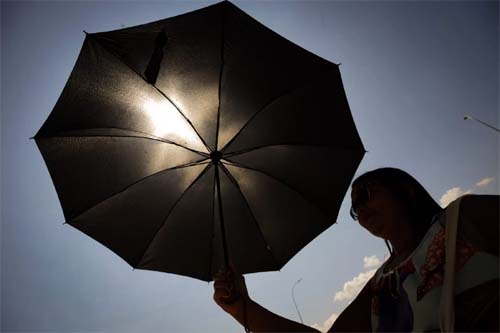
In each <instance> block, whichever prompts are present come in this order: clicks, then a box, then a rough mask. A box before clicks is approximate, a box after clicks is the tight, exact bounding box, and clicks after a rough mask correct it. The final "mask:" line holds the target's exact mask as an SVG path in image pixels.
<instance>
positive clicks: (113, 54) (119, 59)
mask: <svg viewBox="0 0 500 333" xmlns="http://www.w3.org/2000/svg"><path fill="white" fill-rule="evenodd" d="M93 40H95V41H96V42H97V44H99V40H98V39H93ZM101 48H102V49H103V50H104V51H105V52H107V53H109V54H111V55H112V56H113V57H115V58H116V59H118V61H120V62H121V63H122V64H124V65H125V66H126V67H127V68H128V69H130V70H131V71H132V72H134V73H135V74H136V75H137V76H139V77H140V78H141V79H142V80H143V81H144V82H146V83H147V84H148V85H149V86H151V87H153V89H155V90H156V91H157V92H158V93H159V94H160V95H162V96H163V97H164V98H165V99H167V100H168V101H169V102H170V103H171V104H172V105H173V106H174V107H175V109H176V110H177V112H179V113H180V115H181V116H182V117H183V118H184V120H186V121H187V123H188V124H189V126H191V128H192V129H193V131H194V132H195V133H196V135H197V136H198V138H199V139H200V140H201V142H202V143H203V145H204V146H205V148H206V149H207V151H209V152H211V151H212V150H211V149H210V147H209V146H208V145H207V143H206V142H205V140H203V138H202V136H201V135H200V133H198V131H197V130H196V128H195V127H194V125H193V123H192V122H191V120H189V118H188V117H186V115H185V114H184V113H183V112H182V111H181V110H180V109H179V107H178V106H177V104H175V103H174V102H173V101H172V100H171V99H170V98H169V97H168V96H167V95H165V93H164V92H163V91H161V90H160V89H158V87H157V86H155V85H154V84H151V83H149V82H148V81H147V80H146V78H144V76H142V75H141V74H140V73H139V72H138V71H136V70H135V69H134V68H133V67H132V66H130V65H129V64H128V63H127V62H126V61H125V60H123V59H122V57H120V56H119V55H118V54H116V53H115V52H113V51H110V50H108V49H107V48H106V47H103V46H101Z"/></svg>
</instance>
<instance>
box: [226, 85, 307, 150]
mask: <svg viewBox="0 0 500 333" xmlns="http://www.w3.org/2000/svg"><path fill="white" fill-rule="evenodd" d="M302 87H303V85H302V86H299V87H295V88H291V89H287V90H285V91H284V92H282V93H281V94H280V95H278V96H276V97H273V98H271V99H270V100H269V101H268V102H267V103H266V104H264V106H262V107H261V108H260V109H259V110H257V112H255V113H254V114H253V115H252V116H251V117H250V118H249V119H248V120H247V121H246V123H245V124H244V125H243V127H241V128H240V129H239V130H238V132H236V134H235V135H234V136H233V137H232V138H231V140H229V142H228V143H226V144H225V145H224V147H223V148H222V149H221V151H222V152H224V151H225V150H226V149H227V147H229V146H230V145H231V143H233V141H234V140H235V139H236V138H237V137H238V136H239V135H240V134H241V132H243V130H244V129H245V128H246V127H247V126H248V124H250V123H251V122H252V120H254V119H255V117H257V115H258V114H260V113H261V112H262V111H264V110H265V109H266V108H267V107H268V106H269V105H271V104H273V103H274V102H276V101H277V100H279V99H280V98H283V97H285V96H287V95H289V94H290V93H292V92H293V91H295V90H297V89H300V88H302Z"/></svg>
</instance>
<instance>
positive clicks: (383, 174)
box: [352, 168, 443, 225]
mask: <svg viewBox="0 0 500 333" xmlns="http://www.w3.org/2000/svg"><path fill="white" fill-rule="evenodd" d="M369 182H376V183H378V184H380V185H382V186H383V187H384V188H386V189H387V190H388V191H390V192H391V193H392V194H394V195H395V196H396V197H397V198H398V199H400V200H401V201H402V202H403V204H404V205H406V207H408V208H409V209H410V212H409V213H410V216H411V219H412V220H413V221H414V222H415V223H424V224H427V225H429V224H430V223H431V222H432V217H433V216H434V215H435V214H437V213H439V212H441V211H443V208H441V206H439V205H438V203H437V202H436V201H435V200H434V199H433V198H432V197H431V195H430V194H429V193H428V192H427V190H426V189H425V188H424V187H423V186H422V185H421V184H420V183H419V182H418V181H417V180H416V179H415V178H413V177H412V176H411V175H409V174H408V173H407V172H405V171H403V170H400V169H396V168H380V169H375V170H372V171H369V172H367V173H365V174H363V175H361V176H359V177H358V178H356V180H354V182H353V183H352V187H353V188H355V187H357V186H360V185H364V184H366V183H369ZM408 187H410V188H412V189H413V192H414V194H415V197H414V200H412V198H411V196H410V193H409V191H408Z"/></svg>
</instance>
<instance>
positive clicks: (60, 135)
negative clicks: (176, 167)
mask: <svg viewBox="0 0 500 333" xmlns="http://www.w3.org/2000/svg"><path fill="white" fill-rule="evenodd" d="M100 129H117V130H124V131H129V132H132V133H139V134H144V135H145V136H137V135H107V134H92V135H71V133H70V132H71V131H62V132H57V133H55V134H54V135H50V136H41V137H37V138H36V139H50V138H87V137H103V138H107V137H109V138H139V139H146V140H152V141H159V142H163V143H167V144H171V145H174V146H177V147H180V148H184V149H186V150H189V151H191V152H193V153H196V154H198V155H201V156H204V157H207V158H208V156H209V155H208V154H207V153H204V152H201V151H198V150H196V149H192V148H189V147H186V146H183V145H181V144H179V143H177V142H174V141H171V140H167V139H163V138H161V137H158V136H156V135H152V134H148V133H145V132H141V131H136V130H130V129H127V128H121V127H94V128H85V129H82V130H100ZM75 131H79V130H75ZM68 132H69V133H68Z"/></svg>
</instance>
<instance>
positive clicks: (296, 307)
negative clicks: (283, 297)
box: [292, 278, 304, 324]
mask: <svg viewBox="0 0 500 333" xmlns="http://www.w3.org/2000/svg"><path fill="white" fill-rule="evenodd" d="M300 281H302V278H300V279H298V280H297V282H295V284H294V285H293V287H292V299H293V304H295V309H296V310H297V313H298V314H299V318H300V322H301V323H302V324H303V323H304V321H303V320H302V316H301V315H300V311H299V307H298V306H297V302H295V296H294V294H293V292H294V290H295V286H296V285H297V284H299V282H300Z"/></svg>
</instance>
